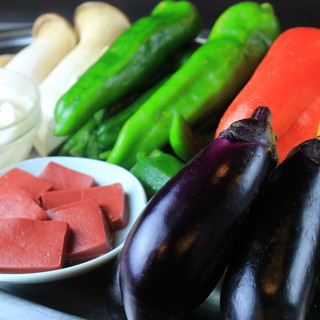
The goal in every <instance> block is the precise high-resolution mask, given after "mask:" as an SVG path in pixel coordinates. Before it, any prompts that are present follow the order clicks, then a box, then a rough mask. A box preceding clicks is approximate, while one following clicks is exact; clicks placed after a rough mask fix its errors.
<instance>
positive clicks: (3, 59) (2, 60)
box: [0, 54, 14, 68]
mask: <svg viewBox="0 0 320 320" xmlns="http://www.w3.org/2000/svg"><path fill="white" fill-rule="evenodd" d="M13 57H14V55H13V54H2V55H0V68H3V67H4V66H5V65H6V64H7V63H8V62H9V61H10V60H11V59H12V58H13Z"/></svg>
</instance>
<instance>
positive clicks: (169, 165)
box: [130, 150, 184, 198]
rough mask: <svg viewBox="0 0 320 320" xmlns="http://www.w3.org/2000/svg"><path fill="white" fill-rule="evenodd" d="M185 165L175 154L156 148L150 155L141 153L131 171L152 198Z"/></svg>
mask: <svg viewBox="0 0 320 320" xmlns="http://www.w3.org/2000/svg"><path fill="white" fill-rule="evenodd" d="M183 166H184V163H183V162H182V161H180V160H178V159H177V158H175V157H174V156H172V155H170V154H168V153H164V152H162V151H161V150H154V151H153V152H152V153H150V155H148V156H146V155H144V154H140V155H139V156H138V159H137V162H136V164H135V165H134V166H133V167H132V168H131V170H130V171H131V173H133V174H134V175H135V176H136V177H137V178H138V179H139V180H140V182H141V184H142V185H143V187H144V188H145V190H146V193H147V196H148V198H151V197H152V196H153V195H154V194H155V193H156V192H157V191H159V190H160V189H161V188H162V187H163V185H164V184H165V183H166V182H167V181H168V180H169V179H170V178H171V177H173V176H174V175H175V174H176V173H177V172H178V171H179V170H180V169H182V167H183Z"/></svg>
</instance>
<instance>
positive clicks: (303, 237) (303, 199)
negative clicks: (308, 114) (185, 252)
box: [221, 139, 320, 320]
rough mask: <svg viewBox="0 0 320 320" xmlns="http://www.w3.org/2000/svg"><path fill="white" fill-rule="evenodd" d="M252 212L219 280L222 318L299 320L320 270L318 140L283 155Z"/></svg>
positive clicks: (307, 305) (308, 303)
mask: <svg viewBox="0 0 320 320" xmlns="http://www.w3.org/2000/svg"><path fill="white" fill-rule="evenodd" d="M252 214H255V215H259V216H260V218H259V221H258V223H257V226H256V227H255V228H254V229H253V232H252V234H251V235H250V236H249V237H248V240H247V242H246V244H245V245H243V246H241V247H240V248H239V252H241V253H240V254H239V256H238V257H237V258H235V259H234V261H232V263H231V264H230V266H229V269H228V271H227V274H226V276H225V279H224V283H223V288H222V294H221V310H222V311H221V312H222V319H223V320H226V319H228V320H249V319H250V320H303V319H305V318H306V314H307V310H308V308H309V306H310V303H311V302H312V297H313V294H314V291H315V285H316V281H317V278H318V276H319V272H320V140H318V139H312V140H308V141H306V142H305V143H303V144H301V145H300V146H298V147H297V148H295V149H294V150H293V151H292V152H291V153H290V154H289V155H288V157H287V158H286V160H284V162H282V163H281V164H280V165H279V167H278V168H277V170H276V171H275V172H274V174H273V175H272V177H271V179H270V181H269V182H268V184H267V185H266V186H265V189H264V190H263V192H262V193H261V197H260V196H259V197H258V199H257V201H256V204H255V206H254V207H253V209H252Z"/></svg>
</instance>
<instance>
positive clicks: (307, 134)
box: [217, 27, 320, 160]
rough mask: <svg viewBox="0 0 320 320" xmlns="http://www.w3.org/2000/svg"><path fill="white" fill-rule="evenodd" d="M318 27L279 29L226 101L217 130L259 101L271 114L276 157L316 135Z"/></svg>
mask: <svg viewBox="0 0 320 320" xmlns="http://www.w3.org/2000/svg"><path fill="white" fill-rule="evenodd" d="M319 50H320V29H316V28H304V27H297V28H292V29H289V30H287V31H285V32H283V33H282V34H281V35H280V36H279V37H278V38H277V39H276V41H275V42H274V44H273V45H272V47H271V48H270V50H269V51H268V53H267V55H266V57H265V58H264V59H263V61H262V62H261V63H260V64H259V66H258V68H257V70H256V71H255V72H254V74H253V76H252V77H251V79H250V80H249V81H248V83H247V84H246V85H245V87H244V88H243V89H242V90H241V92H240V93H239V94H238V95H237V96H236V98H235V99H234V100H233V102H232V103H231V104H230V106H229V107H228V109H227V110H226V112H225V114H224V115H223V116H222V118H221V120H220V124H219V126H218V128H217V132H219V131H220V130H222V129H223V128H225V127H227V126H228V125H229V124H230V123H232V122H233V121H235V120H236V119H239V118H242V117H247V116H248V115H250V114H251V112H252V110H254V108H255V106H256V105H257V104H259V105H266V106H268V107H269V108H270V110H271V111H272V114H273V122H272V126H273V128H274V130H275V132H276V134H277V136H278V147H279V158H280V160H283V159H284V158H285V156H286V154H287V153H288V152H289V151H290V149H292V148H293V147H294V146H296V145H298V144H299V143H301V142H303V141H305V140H307V139H311V138H313V137H314V136H315V135H316V132H317V127H318V123H319V118H320V97H319V92H320V81H319V77H318V75H319V72H320V56H319V54H318V52H320V51H319Z"/></svg>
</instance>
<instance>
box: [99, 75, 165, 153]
mask: <svg viewBox="0 0 320 320" xmlns="http://www.w3.org/2000/svg"><path fill="white" fill-rule="evenodd" d="M167 79H168V76H166V77H164V78H163V79H161V80H160V81H159V82H158V83H156V84H155V85H154V86H153V87H151V88H150V89H149V90H147V91H146V92H145V93H143V94H142V95H141V96H140V97H138V98H137V99H136V100H135V101H133V102H132V103H131V104H130V105H129V106H128V107H126V108H124V109H123V110H121V111H120V112H118V113H117V114H115V115H114V116H113V117H110V118H108V119H106V120H105V121H103V122H102V123H101V124H100V125H99V127H98V128H97V131H96V132H95V133H94V138H93V140H94V142H95V143H96V144H97V145H98V146H99V147H100V148H101V149H103V150H106V149H110V148H112V147H113V145H114V144H115V142H116V140H117V137H118V135H119V132H120V130H121V128H122V126H123V125H124V123H125V122H126V121H127V120H128V119H129V118H130V117H131V116H132V115H133V114H134V113H135V112H136V111H137V110H138V109H139V108H140V107H141V105H143V104H144V102H146V101H147V100H148V99H149V98H150V97H151V95H152V94H153V93H154V92H155V91H156V90H157V89H158V88H159V87H160V86H161V85H162V84H163V83H164V82H165V81H166V80H167Z"/></svg>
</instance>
